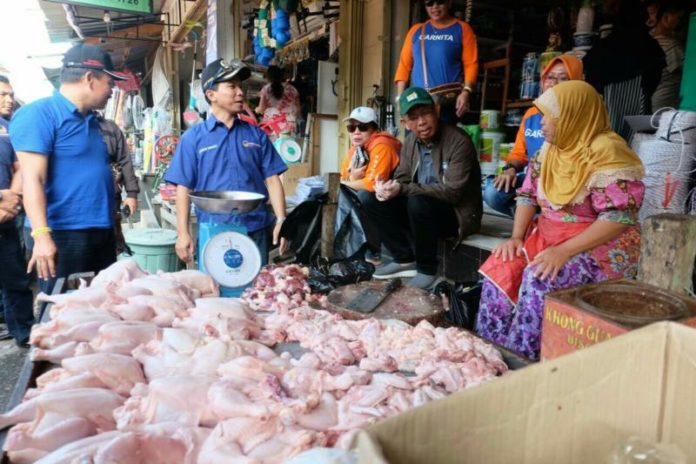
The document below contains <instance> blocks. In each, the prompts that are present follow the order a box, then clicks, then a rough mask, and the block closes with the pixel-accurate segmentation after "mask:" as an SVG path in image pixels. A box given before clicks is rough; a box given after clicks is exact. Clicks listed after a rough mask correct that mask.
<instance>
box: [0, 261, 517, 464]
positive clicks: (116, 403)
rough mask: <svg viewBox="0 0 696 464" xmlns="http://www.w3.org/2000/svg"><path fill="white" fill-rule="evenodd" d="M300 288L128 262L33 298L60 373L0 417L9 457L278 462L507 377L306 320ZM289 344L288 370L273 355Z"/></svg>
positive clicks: (281, 277)
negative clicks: (234, 295) (233, 294)
mask: <svg viewBox="0 0 696 464" xmlns="http://www.w3.org/2000/svg"><path fill="white" fill-rule="evenodd" d="M306 276H307V271H306V269H303V268H301V267H299V266H296V265H289V266H270V267H267V268H265V269H264V270H262V272H261V273H260V275H259V276H258V278H257V280H256V282H255V284H254V286H253V287H252V288H250V289H248V290H247V291H246V292H245V294H244V295H243V297H242V298H241V299H229V298H219V292H218V288H217V285H216V284H215V283H214V282H213V280H212V279H211V278H210V277H209V276H207V275H205V274H203V273H201V272H198V271H181V272H176V273H160V274H153V275H151V274H147V273H146V272H144V271H142V270H141V269H139V268H138V266H137V265H136V263H135V262H134V261H132V260H125V261H119V262H118V263H116V264H114V265H113V266H111V267H109V268H108V269H106V270H104V271H102V272H101V273H99V274H98V275H97V276H96V277H95V278H94V279H93V280H92V283H91V285H90V286H85V287H84V288H81V289H79V290H77V291H75V292H73V293H69V294H65V295H56V296H51V297H48V296H45V295H41V296H40V299H42V300H45V301H51V302H53V303H54V304H53V305H52V307H51V309H50V315H51V321H49V322H45V323H42V324H37V325H36V326H35V327H34V329H33V331H32V335H31V343H32V344H33V345H34V348H33V349H32V351H31V356H32V358H33V359H34V360H37V361H38V360H46V361H50V362H52V363H55V364H56V365H59V366H56V367H55V368H53V369H51V370H49V371H47V372H46V373H44V374H43V375H41V376H39V377H38V378H37V379H36V388H32V389H29V390H28V391H27V392H26V396H25V398H24V401H23V402H22V403H21V404H19V405H18V406H17V407H16V408H14V409H13V410H11V411H9V412H7V413H6V414H3V415H1V416H0V427H2V428H4V427H9V426H12V428H11V429H10V431H9V434H8V438H7V441H6V442H5V451H6V452H7V454H8V457H9V459H10V461H11V462H14V463H29V462H38V463H41V464H46V463H70V462H95V463H100V462H101V463H107V462H108V463H113V462H128V463H129V464H130V463H140V462H141V463H148V464H152V463H163V464H164V463H174V462H176V463H192V464H193V463H205V464H214V463H217V462H220V463H228V462H234V463H256V464H263V463H271V464H272V463H282V462H284V461H286V460H288V459H289V458H291V457H293V456H295V455H297V454H298V453H301V452H302V451H303V450H306V449H308V448H312V447H347V446H348V445H349V444H350V440H351V439H352V434H353V432H354V431H356V430H357V429H360V428H364V427H366V426H368V425H370V424H372V423H374V422H376V421H379V420H381V419H383V418H386V417H388V416H391V415H394V414H398V413H400V412H403V411H406V410H408V409H411V408H413V407H416V406H419V405H422V404H425V403H427V402H429V401H432V400H436V399H439V398H443V397H445V396H446V395H448V394H450V393H454V392H456V391H459V390H462V389H465V388H469V387H472V386H475V385H478V384H480V383H483V382H486V381H489V380H491V379H494V378H495V377H496V376H499V375H502V374H504V373H505V372H506V370H507V367H506V366H505V363H504V362H503V361H502V358H501V355H500V353H499V352H498V351H497V350H495V349H494V348H493V347H492V346H490V345H488V344H486V343H485V342H483V341H482V340H480V339H478V338H476V337H474V336H472V335H470V334H468V333H467V332H464V331H461V330H459V329H456V328H447V329H444V328H437V327H434V326H432V325H431V324H429V323H427V322H421V323H420V324H418V325H416V326H415V327H412V326H410V325H408V324H405V323H403V322H400V321H396V320H376V319H367V320H361V321H348V320H343V319H342V318H341V317H340V316H338V315H335V314H332V313H330V312H328V311H324V310H321V309H314V308H312V307H310V306H309V303H314V304H316V303H318V304H321V303H322V301H323V297H315V296H314V295H312V294H311V293H310V291H309V287H308V286H307V283H306ZM292 342H295V343H296V344H299V346H300V347H301V349H302V353H300V354H299V355H296V358H293V357H292V356H291V355H290V353H287V352H284V353H281V354H277V353H276V351H274V350H273V347H274V346H275V345H276V344H278V343H292Z"/></svg>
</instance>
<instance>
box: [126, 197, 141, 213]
mask: <svg viewBox="0 0 696 464" xmlns="http://www.w3.org/2000/svg"><path fill="white" fill-rule="evenodd" d="M123 206H127V207H128V209H130V213H131V214H135V212H136V211H138V199H137V198H130V197H128V198H126V199H125V200H123Z"/></svg>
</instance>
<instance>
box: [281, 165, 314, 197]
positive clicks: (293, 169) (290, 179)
mask: <svg viewBox="0 0 696 464" xmlns="http://www.w3.org/2000/svg"><path fill="white" fill-rule="evenodd" d="M311 175H312V164H311V163H297V164H289V165H288V170H287V171H285V172H284V173H283V174H281V176H280V180H281V181H282V182H283V189H284V190H285V196H286V197H291V196H293V195H295V188H296V187H297V182H298V181H299V180H300V179H301V178H303V177H310V176H311Z"/></svg>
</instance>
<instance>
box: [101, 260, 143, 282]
mask: <svg viewBox="0 0 696 464" xmlns="http://www.w3.org/2000/svg"><path fill="white" fill-rule="evenodd" d="M146 275H147V272H145V271H143V270H142V269H141V268H140V266H138V263H137V261H135V259H123V260H120V261H116V262H115V263H114V264H112V265H111V266H109V267H107V268H106V269H103V270H101V271H100V272H99V273H97V275H96V276H94V279H92V283H91V284H90V286H91V287H101V286H104V285H107V284H110V283H111V284H116V285H118V286H122V285H123V284H125V283H127V282H130V281H132V280H133V279H136V278H138V277H143V276H146Z"/></svg>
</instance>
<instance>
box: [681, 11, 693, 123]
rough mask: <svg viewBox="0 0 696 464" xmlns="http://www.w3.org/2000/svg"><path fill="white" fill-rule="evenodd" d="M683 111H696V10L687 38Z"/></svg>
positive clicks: (682, 97)
mask: <svg viewBox="0 0 696 464" xmlns="http://www.w3.org/2000/svg"><path fill="white" fill-rule="evenodd" d="M680 94H681V104H680V105H679V109H680V110H682V111H696V12H694V13H691V16H690V19H689V37H688V39H686V56H685V58H684V72H683V73H682V83H681V92H680Z"/></svg>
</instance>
